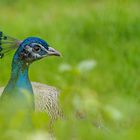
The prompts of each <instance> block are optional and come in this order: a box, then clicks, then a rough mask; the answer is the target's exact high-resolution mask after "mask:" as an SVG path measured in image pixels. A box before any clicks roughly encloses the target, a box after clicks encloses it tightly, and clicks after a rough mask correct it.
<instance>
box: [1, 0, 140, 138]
mask: <svg viewBox="0 0 140 140" xmlns="http://www.w3.org/2000/svg"><path fill="white" fill-rule="evenodd" d="M0 5H1V15H0V30H2V31H4V32H5V33H6V34H8V35H11V36H14V37H17V38H19V39H24V38H25V37H28V36H39V37H42V38H44V39H46V40H47V41H48V42H49V44H51V45H52V46H53V47H54V48H57V49H58V50H60V51H61V52H62V54H63V57H62V58H59V59H58V58H55V57H53V58H46V59H44V60H41V61H39V62H35V63H34V64H33V65H32V66H31V68H30V79H31V80H32V81H39V82H41V83H46V84H48V85H53V86H56V87H58V88H59V89H60V90H61V92H62V94H61V103H62V107H63V109H64V112H65V114H66V116H67V117H66V118H67V119H66V120H65V121H59V122H56V124H55V133H56V136H57V138H58V139H72V138H75V139H93V138H95V139H110V140H112V139H119V140H121V139H128V140H131V139H139V138H140V136H139V133H138V132H139V130H140V125H139V122H140V118H139V115H140V111H139V105H140V103H139V100H140V97H139V91H140V86H139V83H140V78H139V76H138V74H139V71H140V67H139V58H140V57H139V55H140V48H139V44H140V40H139V36H140V17H139V12H140V6H139V1H138V0H133V1H132V0H125V1H111V0H107V1H103V0H99V1H91V0H87V1H84V0H76V1H74V0H72V1H65V0H61V1H55V0H53V1H50V0H48V1H45V0H42V1H37V0H35V1H33V0H31V1H30V2H28V1H27V0H24V1H23V0H15V1H11V0H5V1H0ZM12 55H13V54H10V55H9V56H7V57H5V58H4V59H3V60H1V61H0V69H1V71H0V85H1V86H3V85H6V83H7V81H8V79H9V76H10V64H11V60H12ZM85 60H86V63H88V62H89V61H95V62H96V65H95V66H94V67H91V69H88V68H87V67H89V65H86V64H84V67H83V68H82V70H81V69H80V70H79V68H78V65H79V64H80V63H81V62H83V61H85ZM84 69H87V70H84ZM75 116H77V117H78V119H76V118H75ZM37 118H38V119H41V118H42V117H40V115H39V117H38V116H37ZM38 119H35V121H36V120H38ZM42 120H44V119H42ZM95 124H96V125H97V126H98V127H99V126H100V127H101V128H100V129H98V128H97V127H95ZM40 125H41V127H39V126H38V125H37V127H36V129H37V130H38V131H39V132H40V131H41V132H42V131H43V132H44V131H46V129H44V128H43V121H41V120H40ZM3 129H5V128H3ZM33 130H34V129H33ZM43 132H42V133H43ZM32 133H33V134H34V133H36V132H34V131H33V132H32ZM43 134H44V133H43ZM17 135H18V134H17ZM17 135H16V134H15V137H16V136H17ZM21 135H22V134H21ZM13 139H14V138H13Z"/></svg>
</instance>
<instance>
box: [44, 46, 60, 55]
mask: <svg viewBox="0 0 140 140" xmlns="http://www.w3.org/2000/svg"><path fill="white" fill-rule="evenodd" d="M47 54H48V55H49V56H52V55H54V56H62V55H61V53H60V52H58V51H57V50H55V49H54V48H52V47H48V50H47Z"/></svg>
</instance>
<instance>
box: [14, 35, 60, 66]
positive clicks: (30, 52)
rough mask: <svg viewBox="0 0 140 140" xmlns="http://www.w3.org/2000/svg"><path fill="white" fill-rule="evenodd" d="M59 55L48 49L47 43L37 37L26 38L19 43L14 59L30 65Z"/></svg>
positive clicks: (50, 48)
mask: <svg viewBox="0 0 140 140" xmlns="http://www.w3.org/2000/svg"><path fill="white" fill-rule="evenodd" d="M60 55H61V54H60V53H59V52H58V51H56V50H55V49H53V48H52V47H50V46H49V45H48V43H47V42H46V41H44V40H42V39H40V38H37V37H28V38H26V39H25V40H23V42H21V43H20V45H19V48H18V49H17V51H16V53H15V56H14V59H20V60H22V61H25V62H26V63H32V62H34V61H36V60H39V59H42V58H44V57H47V56H60Z"/></svg>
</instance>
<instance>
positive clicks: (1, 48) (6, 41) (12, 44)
mask: <svg viewBox="0 0 140 140" xmlns="http://www.w3.org/2000/svg"><path fill="white" fill-rule="evenodd" d="M20 43H21V41H20V40H18V39H15V38H13V37H10V36H7V35H5V34H3V32H1V31H0V59H2V58H3V57H4V56H5V54H8V53H9V52H11V51H12V50H14V49H15V48H18V47H19V45H20Z"/></svg>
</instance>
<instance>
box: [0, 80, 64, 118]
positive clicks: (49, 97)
mask: <svg viewBox="0 0 140 140" xmlns="http://www.w3.org/2000/svg"><path fill="white" fill-rule="evenodd" d="M32 86H33V91H34V96H35V111H36V112H46V113H47V114H48V115H49V116H50V117H51V119H53V120H55V119H57V118H61V117H62V111H61V109H60V106H59V99H58V98H59V91H58V90H57V89H56V88H55V87H52V86H48V85H46V84H41V83H37V82H32ZM3 89H4V87H2V88H0V95H1V94H2V91H3Z"/></svg>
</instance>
